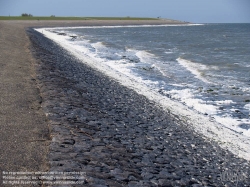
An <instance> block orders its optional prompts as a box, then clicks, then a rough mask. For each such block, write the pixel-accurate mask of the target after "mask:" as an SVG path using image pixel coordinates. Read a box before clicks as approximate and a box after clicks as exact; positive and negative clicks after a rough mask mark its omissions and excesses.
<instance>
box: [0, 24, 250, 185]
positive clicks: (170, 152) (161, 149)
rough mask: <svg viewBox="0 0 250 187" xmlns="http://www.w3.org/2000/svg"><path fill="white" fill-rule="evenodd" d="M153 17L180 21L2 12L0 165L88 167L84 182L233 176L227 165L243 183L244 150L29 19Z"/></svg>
mask: <svg viewBox="0 0 250 187" xmlns="http://www.w3.org/2000/svg"><path fill="white" fill-rule="evenodd" d="M158 24H182V22H169V21H166V20H165V21H164V20H159V21H97V20H92V21H89V20H88V21H66V22H65V21H0V85H1V89H0V104H1V105H0V119H1V121H0V129H1V132H0V133H1V136H0V147H1V152H0V171H65V172H68V171H71V172H73V171H78V172H84V173H85V179H84V180H83V181H82V186H175V185H177V186H223V185H225V184H227V185H228V186H235V182H236V180H234V181H229V180H228V179H225V178H223V177H222V176H223V174H224V173H223V172H225V171H227V172H229V174H232V173H237V175H239V176H241V178H240V179H241V180H240V181H237V183H238V184H241V185H242V186H244V185H245V186H247V185H249V184H250V180H249V178H248V177H247V176H249V174H250V169H249V163H248V162H247V161H246V160H244V159H240V158H237V157H236V156H234V155H233V154H232V153H230V152H229V151H226V150H223V149H221V148H220V147H219V146H218V145H216V144H215V143H214V142H207V141H205V140H204V139H203V137H201V136H200V135H198V134H196V133H195V132H193V131H192V130H190V129H188V128H187V127H186V126H185V125H181V123H177V122H178V117H177V118H173V117H171V116H170V115H169V114H168V113H167V112H166V111H162V110H161V108H159V107H156V106H155V105H154V103H152V102H150V101H149V100H148V99H147V98H145V97H143V96H141V95H139V94H137V93H136V92H135V91H133V90H131V89H128V88H126V87H124V86H122V85H120V84H119V83H117V82H116V81H115V80H111V79H109V78H108V77H107V76H105V75H103V74H101V73H100V72H98V71H96V70H93V69H91V68H90V67H88V66H87V65H85V64H83V63H81V62H80V61H79V60H78V59H76V58H74V57H72V56H71V55H70V54H69V53H67V52H66V51H65V50H64V49H62V48H60V47H59V46H57V45H56V44H55V43H54V42H52V41H51V40H49V39H47V38H44V37H43V36H42V35H41V34H39V33H38V32H35V31H33V30H32V29H29V28H30V27H59V26H92V25H95V26H99V25H158ZM55 57H56V58H55ZM183 129H184V130H183ZM10 155H11V156H10ZM242 176H243V177H242Z"/></svg>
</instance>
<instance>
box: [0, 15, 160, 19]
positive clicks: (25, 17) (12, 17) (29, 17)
mask: <svg viewBox="0 0 250 187" xmlns="http://www.w3.org/2000/svg"><path fill="white" fill-rule="evenodd" d="M0 20H159V19H157V18H134V17H36V16H34V17H33V16H0Z"/></svg>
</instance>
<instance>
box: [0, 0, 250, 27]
mask: <svg viewBox="0 0 250 187" xmlns="http://www.w3.org/2000/svg"><path fill="white" fill-rule="evenodd" d="M22 13H28V14H32V15H33V16H51V15H55V16H77V17H93V16H94V17H98V16H99V17H100V16H102V17H127V16H130V17H153V18H156V17H161V18H169V19H174V20H180V21H188V22H193V23H250V0H123V1H119V0H0V16H9V15H10V16H20V15H21V14H22Z"/></svg>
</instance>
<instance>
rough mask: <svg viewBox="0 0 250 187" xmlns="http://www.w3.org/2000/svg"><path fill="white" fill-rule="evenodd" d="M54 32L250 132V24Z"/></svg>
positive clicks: (175, 97) (163, 91)
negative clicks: (64, 34)
mask: <svg viewBox="0 0 250 187" xmlns="http://www.w3.org/2000/svg"><path fill="white" fill-rule="evenodd" d="M53 31H55V32H58V33H66V34H67V35H68V36H69V35H77V39H76V40H71V39H70V38H68V39H67V40H68V42H69V43H70V44H71V45H73V46H75V48H76V49H78V50H80V51H81V52H82V53H83V54H85V55H88V56H90V57H91V58H94V59H95V60H97V61H99V62H100V63H102V64H105V65H108V66H110V67H112V68H113V69H115V70H117V71H119V72H120V73H122V74H124V75H126V76H127V77H128V78H132V79H134V80H136V81H138V82H140V83H142V84H144V85H146V86H147V87H149V88H150V89H154V90H157V91H158V92H159V93H161V94H162V95H164V96H166V97H168V98H171V99H173V100H176V101H178V102H181V103H183V104H184V105H187V106H188V107H189V108H191V109H193V110H195V111H197V112H199V113H201V114H203V115H207V116H210V118H213V119H214V120H216V121H217V122H219V123H221V124H222V125H224V126H226V127H227V128H230V129H232V130H234V131H236V132H239V133H243V134H244V135H247V136H250V120H249V110H250V24H208V25H189V26H144V27H134V26H131V27H82V28H60V29H59V28H57V29H53Z"/></svg>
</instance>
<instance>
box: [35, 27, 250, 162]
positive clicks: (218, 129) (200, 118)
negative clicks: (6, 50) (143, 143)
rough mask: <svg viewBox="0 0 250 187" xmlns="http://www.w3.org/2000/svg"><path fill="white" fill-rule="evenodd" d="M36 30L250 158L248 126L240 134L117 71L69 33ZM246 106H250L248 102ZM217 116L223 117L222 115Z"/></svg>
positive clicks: (198, 106)
mask: <svg viewBox="0 0 250 187" xmlns="http://www.w3.org/2000/svg"><path fill="white" fill-rule="evenodd" d="M36 30H37V31H39V32H41V33H43V34H44V35H45V36H46V37H48V38H50V39H51V40H53V41H55V42H56V43H57V44H59V45H60V46H61V47H63V48H65V49H66V50H68V51H69V53H71V54H72V55H74V56H76V57H77V58H78V59H80V60H81V61H82V62H83V63H85V64H87V65H89V66H90V67H92V68H94V69H96V70H98V71H100V72H102V73H104V74H105V75H107V76H109V77H111V78H112V79H116V80H117V81H118V82H119V83H120V84H121V85H124V86H127V87H129V88H131V89H134V90H135V91H136V92H137V93H139V94H141V95H144V96H146V97H147V98H148V99H150V100H153V101H155V102H156V103H157V104H158V105H159V106H160V107H162V108H163V109H165V110H167V111H170V114H173V115H178V116H180V118H181V121H180V123H183V122H184V123H185V124H187V125H189V127H190V128H193V130H194V131H196V132H197V133H200V134H203V135H204V136H205V137H206V138H207V140H208V141H210V140H213V141H217V142H218V144H219V145H220V146H221V147H222V148H225V149H228V150H230V151H231V152H233V153H234V154H236V155H238V156H240V157H242V158H245V159H247V160H250V133H249V130H244V129H242V128H241V130H242V132H243V133H241V134H239V133H238V132H236V131H234V130H232V129H231V128H227V127H225V125H221V123H217V122H215V120H213V119H214V118H211V116H205V115H201V114H199V113H197V112H196V111H195V110H191V109H190V107H188V106H185V105H183V104H181V103H180V102H176V101H174V100H172V99H169V98H167V97H165V96H163V95H161V94H160V93H159V92H158V91H157V90H153V89H150V88H149V87H148V86H147V84H148V83H147V82H144V81H143V80H142V79H140V78H138V77H131V76H130V75H129V72H127V74H126V72H125V73H124V72H122V71H117V69H116V67H115V65H114V63H112V65H108V63H109V62H106V63H102V62H101V60H102V59H101V58H96V57H95V56H94V55H93V54H91V52H90V53H88V49H83V48H84V46H76V45H75V44H74V43H72V42H70V41H69V39H70V38H69V37H67V36H61V35H57V34H55V33H52V32H48V31H46V29H36ZM185 63H189V62H185ZM188 67H190V66H188ZM193 68H194V67H193ZM191 69H192V68H191ZM194 72H196V73H197V71H196V70H194ZM128 75H129V76H128ZM198 76H199V73H198ZM149 84H150V83H149ZM180 94H181V93H180V92H178V91H173V92H172V95H173V96H175V97H176V99H181V96H180ZM182 97H184V98H186V99H184V102H186V104H189V105H190V104H192V103H194V104H192V105H191V106H192V107H193V108H195V109H196V110H198V111H199V110H200V111H202V107H204V106H205V105H206V103H202V101H199V100H192V99H193V98H192V92H191V91H189V90H186V93H185V94H184V95H182ZM246 107H247V108H248V105H247V106H246ZM215 110H216V108H214V106H213V107H212V106H208V107H207V108H206V112H207V111H208V112H209V111H210V114H211V115H213V114H214V112H215ZM203 112H204V111H203ZM215 117H216V115H215ZM218 118H219V117H218ZM228 118H229V117H225V119H224V121H227V122H229V121H228ZM216 120H217V121H219V120H221V121H223V120H222V119H221V118H220V119H216ZM248 122H249V121H247V120H245V121H244V120H242V121H241V122H239V124H240V123H248ZM222 123H224V122H222ZM237 128H238V127H237Z"/></svg>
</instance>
